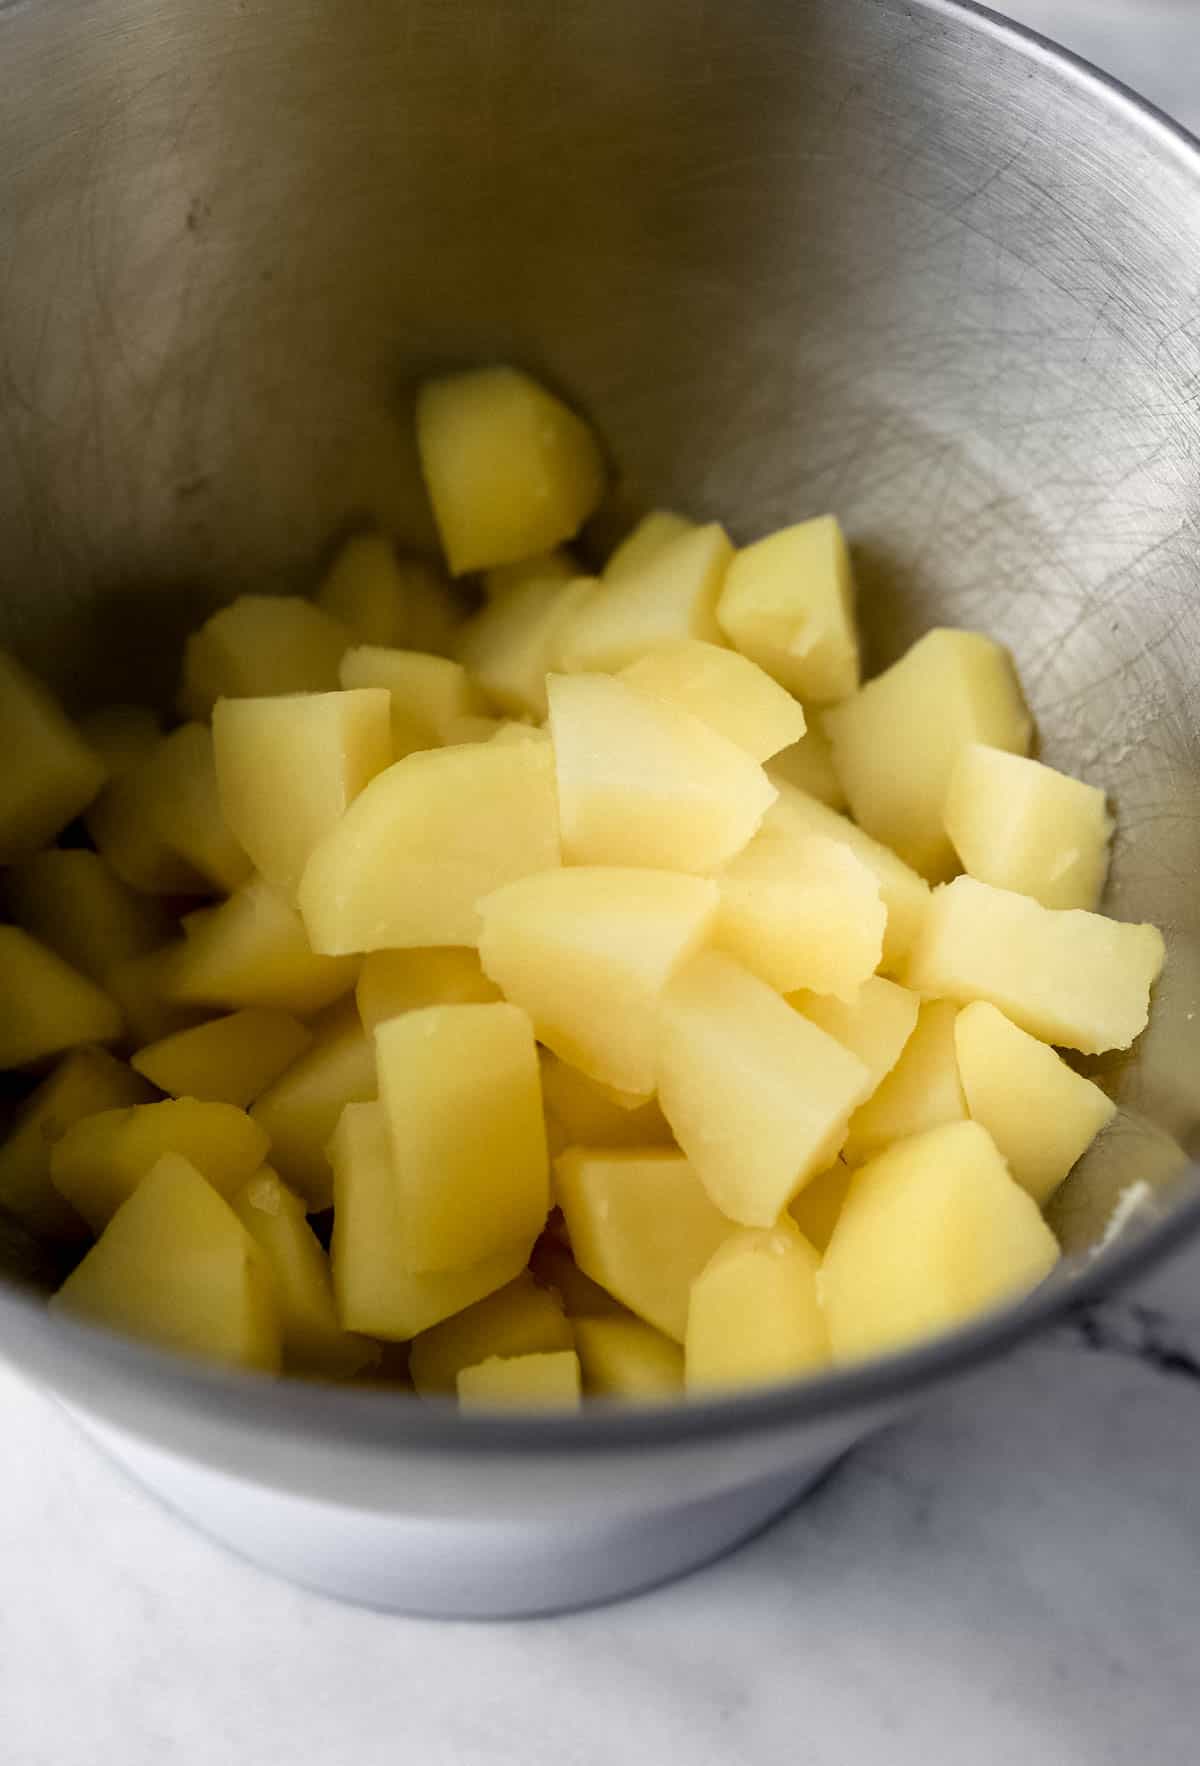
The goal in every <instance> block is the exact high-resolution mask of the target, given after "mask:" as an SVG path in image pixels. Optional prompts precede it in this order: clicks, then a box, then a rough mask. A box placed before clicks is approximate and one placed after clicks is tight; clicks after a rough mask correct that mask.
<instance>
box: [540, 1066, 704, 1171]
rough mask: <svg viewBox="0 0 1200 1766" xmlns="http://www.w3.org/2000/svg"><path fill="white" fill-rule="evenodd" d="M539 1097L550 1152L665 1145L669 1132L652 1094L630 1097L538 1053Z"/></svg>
mask: <svg viewBox="0 0 1200 1766" xmlns="http://www.w3.org/2000/svg"><path fill="white" fill-rule="evenodd" d="M541 1064H542V1098H543V1100H544V1103H545V1107H546V1131H547V1134H548V1135H549V1137H550V1141H551V1143H552V1150H553V1151H554V1152H555V1153H558V1152H561V1151H562V1149H563V1148H564V1147H669V1146H670V1145H671V1144H672V1136H671V1130H670V1129H669V1128H668V1126H667V1122H666V1118H665V1117H664V1115H663V1113H662V1111H661V1110H660V1109H659V1107H658V1102H657V1100H656V1099H654V1098H642V1097H640V1096H630V1095H629V1094H628V1093H626V1092H618V1091H614V1090H613V1089H612V1087H611V1086H608V1085H601V1084H600V1082H599V1081H598V1080H595V1079H589V1078H588V1076H587V1074H586V1073H581V1072H580V1071H579V1069H578V1068H577V1067H571V1066H569V1065H568V1063H567V1062H566V1061H560V1060H559V1058H558V1056H557V1055H552V1054H551V1053H550V1052H549V1051H548V1050H545V1051H543V1053H542V1056H541Z"/></svg>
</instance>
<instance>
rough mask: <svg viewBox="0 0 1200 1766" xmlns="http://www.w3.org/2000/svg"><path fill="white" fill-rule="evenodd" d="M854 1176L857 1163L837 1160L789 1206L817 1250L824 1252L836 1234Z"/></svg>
mask: <svg viewBox="0 0 1200 1766" xmlns="http://www.w3.org/2000/svg"><path fill="white" fill-rule="evenodd" d="M853 1176H854V1167H853V1165H848V1164H847V1163H846V1161H845V1160H844V1159H836V1160H835V1161H834V1163H833V1164H832V1165H831V1166H830V1167H829V1170H828V1171H822V1172H821V1174H820V1176H819V1177H814V1178H813V1180H812V1182H811V1183H809V1184H805V1186H804V1188H803V1189H802V1190H801V1191H800V1194H799V1195H798V1196H797V1197H796V1199H795V1201H794V1202H793V1203H792V1204H791V1206H790V1207H789V1208H788V1213H789V1214H790V1215H791V1217H792V1219H793V1220H794V1221H795V1223H796V1225H797V1226H798V1227H799V1228H800V1231H801V1232H802V1233H803V1234H804V1236H805V1238H806V1239H807V1240H808V1242H809V1244H810V1245H811V1246H812V1247H813V1249H814V1250H815V1251H824V1250H825V1247H826V1246H827V1245H828V1243H829V1241H830V1239H831V1238H832V1237H833V1229H834V1227H835V1226H836V1225H837V1217H838V1215H839V1214H840V1213H841V1211H842V1203H843V1202H844V1201H845V1200H846V1195H847V1192H848V1191H849V1188H850V1180H851V1179H852V1178H853Z"/></svg>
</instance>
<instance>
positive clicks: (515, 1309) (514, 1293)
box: [408, 1274, 574, 1397]
mask: <svg viewBox="0 0 1200 1766" xmlns="http://www.w3.org/2000/svg"><path fill="white" fill-rule="evenodd" d="M573 1346H574V1338H573V1335H572V1328H571V1326H570V1325H569V1324H568V1323H567V1319H566V1315H565V1314H564V1312H563V1309H562V1305H561V1303H560V1302H559V1301H558V1300H557V1299H556V1298H555V1296H554V1295H553V1294H551V1293H550V1292H549V1291H548V1290H547V1289H546V1288H542V1287H539V1286H538V1284H537V1282H535V1281H534V1279H533V1277H532V1276H531V1275H528V1274H525V1275H519V1276H518V1277H517V1279H516V1281H513V1282H509V1284H508V1286H507V1287H504V1288H499V1289H497V1291H496V1292H495V1293H494V1294H489V1295H487V1297H486V1298H485V1299H483V1300H476V1302H475V1303H474V1305H473V1306H468V1307H466V1308H464V1310H463V1311H462V1312H458V1313H456V1314H455V1315H454V1317H453V1318H448V1319H446V1320H445V1321H444V1323H442V1324H438V1325H433V1326H432V1327H431V1328H430V1329H429V1330H427V1331H422V1332H421V1333H420V1335H419V1336H417V1337H415V1338H414V1339H413V1346H412V1349H411V1351H410V1352H409V1358H408V1366H409V1372H410V1374H411V1375H412V1381H413V1384H414V1386H415V1387H416V1388H417V1391H418V1392H420V1393H421V1394H422V1395H423V1396H425V1397H432V1396H434V1394H436V1393H438V1392H446V1393H452V1392H453V1391H454V1388H455V1382H456V1381H457V1379H458V1376H459V1374H460V1373H461V1372H462V1370H463V1368H464V1367H473V1366H474V1365H475V1364H476V1363H477V1362H480V1361H484V1360H486V1359H487V1357H488V1356H489V1355H504V1356H513V1355H535V1354H546V1353H549V1352H551V1351H553V1350H557V1349H570V1348H572V1347H573Z"/></svg>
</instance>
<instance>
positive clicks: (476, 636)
mask: <svg viewBox="0 0 1200 1766" xmlns="http://www.w3.org/2000/svg"><path fill="white" fill-rule="evenodd" d="M492 574H493V575H494V574H495V573H494V572H493V573H492ZM591 586H592V585H591V584H590V583H589V582H588V581H587V580H586V579H583V578H579V576H578V573H576V576H575V579H573V580H572V581H571V582H570V583H569V584H564V583H562V582H561V581H559V580H558V578H557V577H556V576H550V577H545V576H539V575H530V576H528V577H527V578H525V579H524V580H522V581H520V582H518V583H516V584H515V585H514V586H513V587H511V588H508V589H506V590H505V591H504V592H503V593H502V594H500V593H497V594H496V595H495V596H494V598H493V599H492V601H491V602H490V603H489V605H488V606H486V607H485V608H484V609H483V610H482V612H480V613H477V614H476V615H475V617H474V618H473V619H469V620H468V621H467V623H466V625H465V626H464V627H463V629H462V632H461V633H460V634H459V641H458V655H459V657H460V658H461V659H462V661H463V663H465V665H466V666H467V668H469V669H470V671H471V673H472V675H473V676H474V678H475V679H476V680H477V681H478V682H479V684H480V686H481V687H482V688H483V689H484V691H485V692H486V693H487V695H488V698H489V699H491V700H493V701H494V703H495V704H496V705H498V706H500V707H501V709H502V710H504V711H507V712H510V713H511V714H512V715H513V716H515V717H526V716H528V717H536V718H544V717H545V715H546V674H547V671H548V670H549V669H550V668H551V666H552V665H553V661H554V657H555V653H556V652H555V644H556V640H557V634H558V631H559V629H560V627H562V626H563V625H564V623H565V622H566V620H567V619H568V618H569V617H570V615H571V613H572V611H573V610H574V609H575V608H576V607H578V606H579V605H580V603H581V602H582V601H583V600H584V599H586V597H587V596H588V595H589V594H590V593H591Z"/></svg>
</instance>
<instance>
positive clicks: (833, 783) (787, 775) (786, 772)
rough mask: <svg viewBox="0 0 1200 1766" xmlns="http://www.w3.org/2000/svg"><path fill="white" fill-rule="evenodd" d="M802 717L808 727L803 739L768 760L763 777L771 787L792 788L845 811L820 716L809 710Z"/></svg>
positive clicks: (819, 712)
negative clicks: (765, 774) (769, 782)
mask: <svg viewBox="0 0 1200 1766" xmlns="http://www.w3.org/2000/svg"><path fill="white" fill-rule="evenodd" d="M805 718H806V721H807V724H808V728H807V729H806V730H805V732H804V734H803V736H801V738H800V740H799V741H798V742H793V743H792V745H791V747H790V748H783V749H781V750H780V752H779V753H778V754H776V755H774V756H773V757H772V758H771V760H770V762H769V763H768V765H767V777H768V778H769V779H770V780H771V783H772V784H774V785H794V786H795V788H796V789H797V790H798V791H805V792H807V793H808V795H809V796H810V797H815V798H816V799H817V800H818V802H820V803H827V804H828V805H829V807H830V809H838V810H842V809H845V807H846V793H845V792H844V791H843V790H842V782H841V780H840V779H839V778H838V776H837V774H836V773H835V772H834V770H833V744H832V743H831V742H830V740H829V737H828V736H827V735H826V734H825V719H824V713H823V712H821V711H817V710H814V709H812V708H810V709H808V710H807V711H806V712H805Z"/></svg>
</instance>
